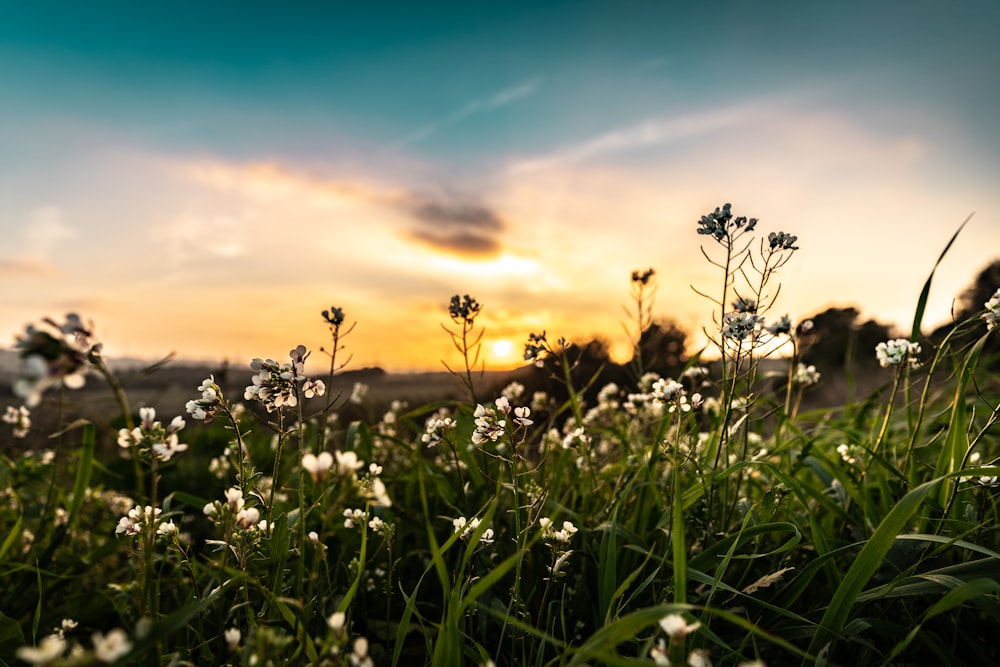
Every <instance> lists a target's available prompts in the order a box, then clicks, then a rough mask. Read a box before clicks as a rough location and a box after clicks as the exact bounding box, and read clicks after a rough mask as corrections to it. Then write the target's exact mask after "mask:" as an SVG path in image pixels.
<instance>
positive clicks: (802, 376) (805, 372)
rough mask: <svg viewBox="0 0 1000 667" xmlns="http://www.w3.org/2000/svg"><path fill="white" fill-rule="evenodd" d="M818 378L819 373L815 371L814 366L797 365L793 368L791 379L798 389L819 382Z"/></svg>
mask: <svg viewBox="0 0 1000 667" xmlns="http://www.w3.org/2000/svg"><path fill="white" fill-rule="evenodd" d="M819 378H820V373H819V371H817V370H816V367H815V366H813V365H812V364H810V365H808V366H807V365H805V364H799V365H798V366H796V367H795V375H794V376H793V377H792V382H794V383H795V384H797V385H799V386H800V387H809V386H811V385H814V384H816V383H817V382H819Z"/></svg>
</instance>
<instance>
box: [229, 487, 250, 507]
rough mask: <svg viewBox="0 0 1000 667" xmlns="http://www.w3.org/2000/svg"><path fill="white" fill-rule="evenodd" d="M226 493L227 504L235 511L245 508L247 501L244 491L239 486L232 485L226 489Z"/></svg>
mask: <svg viewBox="0 0 1000 667" xmlns="http://www.w3.org/2000/svg"><path fill="white" fill-rule="evenodd" d="M225 493H226V504H227V505H229V509H231V510H233V511H234V512H239V511H240V510H241V509H243V505H244V504H245V501H244V500H243V491H242V489H240V488H239V487H238V486H231V487H229V488H228V489H226V491H225Z"/></svg>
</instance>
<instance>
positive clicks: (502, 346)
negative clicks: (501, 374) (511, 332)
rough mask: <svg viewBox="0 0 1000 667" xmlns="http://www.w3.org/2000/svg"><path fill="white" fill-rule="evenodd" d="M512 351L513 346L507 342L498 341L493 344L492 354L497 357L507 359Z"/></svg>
mask: <svg viewBox="0 0 1000 667" xmlns="http://www.w3.org/2000/svg"><path fill="white" fill-rule="evenodd" d="M513 350H514V344H513V343H511V342H510V341H509V340H498V341H496V342H494V343H493V354H494V356H497V357H508V356H510V353H511V352H512V351H513Z"/></svg>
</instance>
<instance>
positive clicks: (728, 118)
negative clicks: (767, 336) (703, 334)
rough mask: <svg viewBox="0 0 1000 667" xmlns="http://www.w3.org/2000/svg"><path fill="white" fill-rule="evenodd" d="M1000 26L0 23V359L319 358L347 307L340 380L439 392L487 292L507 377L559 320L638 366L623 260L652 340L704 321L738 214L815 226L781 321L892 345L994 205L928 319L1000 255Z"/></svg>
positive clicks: (78, 6) (227, 11) (421, 6)
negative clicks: (64, 330) (726, 237)
mask: <svg viewBox="0 0 1000 667" xmlns="http://www.w3.org/2000/svg"><path fill="white" fill-rule="evenodd" d="M998 22H1000V4H998V3H995V2H986V1H983V2H962V1H957V2H954V3H941V2H924V1H920V0H917V1H912V2H910V1H907V2H902V1H898V2H885V1H882V2H880V1H877V0H876V1H873V2H857V3H851V2H848V3H842V2H841V3H833V2H812V1H805V2H803V1H802V0H796V1H783V0H778V1H776V2H754V1H749V2H703V3H670V2H652V1H645V0H620V1H617V2H590V1H587V0H583V1H576V2H569V1H567V2H554V1H553V2H547V1H544V0H542V1H538V2H505V3H478V2H476V3H470V2H422V3H415V2H388V3H385V2H383V3H347V2H322V1H319V0H312V1H305V0H290V1H287V2H282V3H263V2H262V3H246V2H240V3H237V2H211V3H205V2H189V1H185V0H173V1H171V2H161V1H157V0H152V1H149V2H142V3H135V2H122V1H119V0H102V2H100V3H82V2H78V1H76V0H74V1H72V2H47V1H45V0H39V1H38V2H30V3H13V2H8V3H3V6H2V7H0V84H2V86H0V90H2V92H0V235H2V238H3V241H2V243H0V285H2V286H3V289H0V346H10V345H13V344H14V342H15V340H16V337H17V336H18V335H19V334H20V333H21V332H22V331H23V330H24V326H25V325H26V324H28V323H30V322H38V321H39V320H40V319H41V318H43V317H53V318H57V319H58V318H60V317H62V315H63V314H64V313H67V312H78V313H79V314H80V315H81V316H82V317H83V318H84V319H85V320H90V321H93V323H94V326H95V333H96V335H97V337H98V338H100V339H101V340H102V341H103V343H104V349H105V354H106V355H107V356H109V357H114V356H122V357H139V358H144V359H146V358H148V359H151V360H153V359H158V358H161V357H163V356H165V355H167V354H168V353H171V352H174V353H176V354H177V356H178V357H180V358H183V359H198V360H209V361H221V360H227V361H229V362H231V363H233V364H241V363H244V362H249V361H250V359H252V358H253V357H271V358H275V359H279V360H281V359H286V358H287V352H288V350H290V349H291V348H293V347H295V346H296V345H298V344H300V343H302V344H305V345H306V346H307V347H309V348H310V349H312V350H318V349H319V348H320V347H321V346H324V345H325V346H326V347H327V348H329V339H328V330H327V327H326V325H325V323H324V322H323V320H322V318H321V316H320V312H321V311H322V310H324V309H327V308H330V307H331V306H337V307H340V308H343V309H344V311H345V313H346V316H347V319H348V322H356V326H355V328H354V330H353V332H352V333H351V334H350V336H349V337H348V338H346V339H345V341H344V343H345V345H346V351H345V352H344V353H343V354H344V355H347V354H350V355H353V358H352V361H351V363H350V366H349V368H361V367H365V366H375V365H377V366H381V367H383V368H386V369H387V370H391V371H417V370H440V369H441V368H442V366H441V362H442V361H445V362H447V363H448V364H449V365H451V366H456V365H459V364H460V363H461V359H460V357H458V356H457V352H456V351H455V349H454V348H453V347H452V344H451V341H450V339H449V337H448V334H447V333H446V332H445V331H443V330H442V325H446V326H451V322H450V319H449V317H448V312H447V306H448V302H449V299H450V297H451V296H452V295H453V294H471V295H472V296H474V297H475V298H476V299H477V300H478V301H479V302H480V303H482V304H483V311H482V313H481V315H480V317H479V318H478V320H477V321H478V322H479V323H480V324H481V325H482V326H483V327H484V328H485V336H484V338H483V341H484V351H483V356H484V359H485V361H486V363H487V368H497V369H499V368H506V367H510V366H513V365H517V364H518V363H520V351H521V350H522V349H523V343H524V341H525V340H526V339H527V336H528V334H529V333H531V332H540V331H543V330H544V331H546V332H547V333H548V335H549V337H550V338H552V339H555V338H558V337H566V338H567V339H569V340H571V341H576V342H586V341H588V340H591V339H593V338H596V337H599V338H602V339H604V340H606V341H607V342H608V344H609V346H610V348H611V350H612V352H613V353H615V355H616V357H617V358H619V359H621V358H624V357H625V356H627V354H626V353H627V350H628V349H629V342H628V336H627V335H626V332H625V330H624V329H623V324H627V323H628V322H629V321H630V319H629V317H628V315H627V313H626V312H625V309H626V308H629V307H631V297H630V281H629V277H630V274H631V272H632V271H633V270H636V269H640V270H644V269H646V268H653V269H655V271H656V279H657V285H658V287H657V291H656V293H655V302H654V306H653V315H654V317H656V318H658V319H664V320H666V319H669V320H673V321H675V322H676V323H678V324H679V325H681V326H682V327H684V328H686V329H688V330H690V331H692V332H697V331H699V330H700V329H701V328H702V327H703V326H705V325H707V324H710V322H711V315H712V312H713V308H714V306H713V305H712V304H711V303H710V302H708V301H707V300H706V299H704V298H703V297H700V296H698V295H697V294H696V293H695V292H694V291H693V290H692V287H694V288H697V289H700V290H702V291H709V292H712V293H717V292H718V286H721V282H720V281H721V276H720V275H719V271H718V270H717V269H715V268H713V267H712V266H710V265H709V264H708V263H707V262H706V260H705V258H704V257H703V255H702V252H701V250H700V249H699V248H700V246H701V245H702V244H705V242H706V237H703V236H699V235H698V234H697V233H696V230H697V226H698V225H697V222H698V220H699V218H700V217H701V216H702V215H704V214H706V213H709V212H710V211H712V210H713V209H714V208H715V207H717V206H720V205H722V204H724V203H727V202H731V203H732V205H733V211H734V213H735V214H737V215H745V216H748V217H756V218H759V220H760V222H759V223H758V229H759V230H760V231H761V232H762V233H763V235H765V236H766V234H767V233H768V232H769V231H785V232H787V233H791V234H795V235H797V236H798V237H799V246H800V250H798V251H797V252H796V253H795V255H794V256H793V258H792V259H791V261H790V262H789V263H788V264H787V265H786V266H785V267H783V268H782V269H781V271H780V272H779V273H778V275H777V276H776V278H775V281H774V282H773V283H772V286H773V287H774V288H776V287H777V285H778V284H779V283H780V294H778V299H777V302H776V303H775V305H774V306H773V310H772V311H771V313H769V315H771V316H772V319H773V317H776V316H777V315H779V314H782V313H788V314H790V315H791V317H792V318H793V320H801V319H804V318H806V317H808V316H810V315H814V314H816V313H818V312H821V311H822V310H824V309H825V308H828V307H832V306H855V307H857V308H858V309H859V310H860V311H861V312H862V314H863V316H864V317H874V318H876V319H878V320H880V321H883V322H887V323H892V324H898V325H899V326H900V328H901V330H903V331H906V330H908V328H909V324H910V322H911V320H912V316H913V312H914V308H915V305H916V302H917V298H918V295H919V292H920V289H921V287H922V286H923V283H924V281H925V280H926V278H927V276H928V274H929V273H930V271H931V269H932V268H933V266H934V262H935V261H936V260H937V258H938V255H939V254H940V253H941V251H942V250H943V249H944V247H945V245H946V244H947V242H948V240H949V239H950V238H951V236H952V234H953V233H954V232H955V230H956V229H957V228H958V226H959V225H960V224H961V223H962V221H963V220H965V219H966V218H967V217H968V216H969V215H970V214H973V215H972V218H971V220H970V221H969V223H968V225H967V226H966V227H965V229H964V230H963V231H962V233H961V234H960V235H959V237H958V239H957V240H956V241H955V244H954V245H953V246H952V248H951V249H950V251H949V253H948V255H947V256H946V257H945V259H944V261H943V262H942V264H941V266H940V267H939V268H938V270H937V274H936V276H935V281H934V287H933V290H932V292H931V298H930V301H929V303H928V309H927V315H926V317H925V323H926V325H927V328H929V327H930V326H933V325H937V324H941V323H943V322H946V321H948V319H949V313H950V309H951V304H952V301H953V299H954V297H955V296H956V295H957V294H958V293H959V292H961V290H962V289H963V288H964V287H966V286H967V285H969V284H970V283H971V281H972V280H973V278H974V277H975V275H976V274H977V273H978V271H979V270H980V269H982V268H983V267H985V266H986V265H987V264H988V263H990V262H991V261H993V260H994V259H997V258H998V257H1000V188H998V187H997V184H998V182H1000V180H998V177H1000V124H998V123H997V120H996V119H997V109H998V108H1000V67H997V64H998V63H1000V42H998V40H997V39H996V38H995V27H996V25H997V24H998ZM706 249H709V247H708V246H706ZM774 291H775V290H773V289H772V293H773V292H774ZM695 338H697V336H696V337H695ZM501 341H506V342H508V343H509V344H510V345H509V347H510V348H511V350H512V351H511V352H508V353H507V354H505V355H501V354H499V353H500V352H503V351H504V349H503V348H504V345H503V343H501V344H500V345H499V346H497V348H496V349H495V347H494V346H495V344H496V343H497V342H501ZM341 358H344V357H343V356H342V357H341ZM318 364H319V368H322V367H323V366H324V364H325V362H324V361H322V360H321V361H319V362H318Z"/></svg>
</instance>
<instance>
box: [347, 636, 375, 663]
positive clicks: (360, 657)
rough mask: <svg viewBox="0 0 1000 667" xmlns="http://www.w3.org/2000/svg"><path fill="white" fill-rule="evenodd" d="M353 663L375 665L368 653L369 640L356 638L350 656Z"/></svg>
mask: <svg viewBox="0 0 1000 667" xmlns="http://www.w3.org/2000/svg"><path fill="white" fill-rule="evenodd" d="M349 657H350V660H351V665H353V666H354V667H374V665H375V663H374V662H372V659H371V656H369V655H368V640H367V639H365V638H364V637H358V638H357V639H355V640H354V646H353V647H352V651H351V655H350V656H349Z"/></svg>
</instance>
